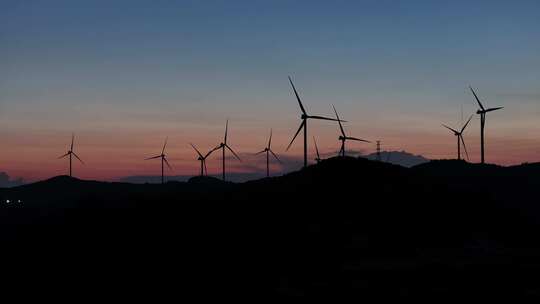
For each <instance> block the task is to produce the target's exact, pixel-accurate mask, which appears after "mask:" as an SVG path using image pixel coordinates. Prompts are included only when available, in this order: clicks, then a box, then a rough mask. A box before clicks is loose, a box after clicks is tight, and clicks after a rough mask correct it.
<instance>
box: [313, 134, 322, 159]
mask: <svg viewBox="0 0 540 304" xmlns="http://www.w3.org/2000/svg"><path fill="white" fill-rule="evenodd" d="M313 143H314V144H315V152H316V153H317V157H316V158H315V162H316V163H317V164H318V163H320V162H321V156H320V155H319V148H318V147H317V141H316V140H315V136H313Z"/></svg>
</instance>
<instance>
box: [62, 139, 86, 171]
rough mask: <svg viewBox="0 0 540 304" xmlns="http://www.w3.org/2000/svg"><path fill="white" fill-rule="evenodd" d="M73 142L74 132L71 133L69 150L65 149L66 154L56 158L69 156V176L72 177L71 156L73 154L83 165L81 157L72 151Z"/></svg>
mask: <svg viewBox="0 0 540 304" xmlns="http://www.w3.org/2000/svg"><path fill="white" fill-rule="evenodd" d="M74 143H75V134H71V147H70V148H69V150H68V151H67V153H66V154H64V155H62V156H60V157H58V159H62V158H64V157H66V156H69V177H72V158H73V156H75V158H77V159H78V160H79V161H80V162H81V164H83V165H84V162H83V161H82V159H81V158H80V157H79V156H78V155H77V154H75V152H74V151H73V144H74Z"/></svg>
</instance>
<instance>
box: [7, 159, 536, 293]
mask: <svg viewBox="0 0 540 304" xmlns="http://www.w3.org/2000/svg"><path fill="white" fill-rule="evenodd" d="M539 173H540V164H524V165H520V166H513V167H500V166H494V165H478V164H470V163H467V162H464V161H454V160H441V161H431V162H428V163H424V164H421V165H418V166H415V167H412V168H405V167H402V166H398V165H393V164H389V163H383V162H376V161H370V160H367V159H363V158H331V159H327V160H324V161H322V162H321V163H319V164H317V165H313V166H309V167H307V168H305V169H302V170H300V171H297V172H292V173H289V174H286V175H284V176H279V177H272V178H265V179H260V180H255V181H250V182H246V183H240V184H235V183H223V182H221V181H219V180H217V179H214V178H211V177H208V178H207V177H204V178H201V177H197V178H193V179H191V180H190V181H189V182H170V183H167V184H165V185H154V184H142V185H134V184H127V183H102V182H96V181H82V180H78V179H73V178H69V177H65V176H62V177H56V178H53V179H50V180H47V181H43V182H39V183H35V184H30V185H25V186H21V187H15V188H12V189H2V190H1V191H0V198H2V199H3V200H4V199H6V198H7V197H10V198H11V199H19V198H22V200H23V203H22V204H20V205H13V206H8V207H6V206H4V208H2V209H0V211H1V213H0V214H1V215H2V218H1V220H2V227H0V228H1V230H0V231H1V232H0V236H1V239H0V240H1V241H2V242H3V244H4V245H5V246H8V247H9V248H14V249H13V251H15V252H17V253H21V254H23V255H24V253H29V252H40V255H42V256H46V257H47V259H49V260H50V261H51V260H52V261H55V264H54V265H56V266H55V267H60V266H64V267H67V265H73V263H75V264H76V265H79V267H82V269H80V270H79V271H80V272H79V273H77V274H74V276H75V277H79V275H80V274H82V273H88V272H90V273H95V272H100V271H101V272H102V271H105V272H108V271H110V270H111V269H117V270H118V272H115V274H116V275H117V276H118V278H120V279H121V281H122V282H123V283H125V284H127V285H129V286H132V287H133V286H147V287H148V286H152V287H154V288H162V287H163V286H174V287H175V288H171V289H168V288H165V291H162V292H164V294H168V295H170V296H174V295H175V294H176V290H177V289H179V290H181V292H182V293H183V294H192V295H197V296H198V297H206V296H208V297H210V296H212V295H218V294H219V295H221V296H223V295H233V296H235V297H236V296H242V295H247V294H249V295H252V296H258V297H264V298H267V296H269V295H270V296H272V297H275V298H276V299H283V298H288V297H298V296H304V297H307V298H311V299H323V298H326V299H334V300H335V299H339V298H341V297H343V298H345V297H347V298H353V299H357V300H360V299H363V298H366V297H369V296H378V297H379V298H380V297H419V296H429V295H432V296H441V295H445V296H448V295H456V296H458V297H459V295H470V294H476V295H484V294H486V293H489V294H491V295H498V296H501V295H525V294H531V293H535V292H538V289H537V286H540V285H535V284H532V283H531V281H528V280H527V279H526V278H527V277H528V276H529V275H533V274H535V273H537V272H538V271H539V270H540V266H539V264H538V263H537V262H536V261H538V260H539V258H540V250H539V249H538V248H540V241H539V240H538V238H537V235H538V233H540V210H539V209H538V207H537V206H536V204H535V200H534V199H533V198H534V197H535V195H536V189H538V186H540V180H539V178H538V176H540V174H539ZM39 248H49V249H48V250H47V251H45V252H44V251H42V250H40V249H39ZM66 252H69V254H66ZM32 260H33V259H29V260H27V263H29V262H28V261H32ZM80 261H86V262H85V264H80ZM511 261H520V262H519V265H516V264H514V263H512V262H511ZM111 267H112V268H111ZM60 269H63V268H62V267H60ZM66 269H68V270H69V267H67V268H66ZM164 272H165V273H174V274H175V277H173V278H170V279H169V278H168V279H165V276H164ZM105 281H106V282H108V279H107V278H105ZM117 281H118V280H112V279H111V282H110V283H111V284H114V283H115V282H117ZM132 287H130V288H132ZM209 289H211V290H214V293H212V294H210V293H209V292H208V290H209ZM173 291H174V292H173Z"/></svg>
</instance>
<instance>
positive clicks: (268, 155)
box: [255, 129, 282, 177]
mask: <svg viewBox="0 0 540 304" xmlns="http://www.w3.org/2000/svg"><path fill="white" fill-rule="evenodd" d="M271 145H272V129H270V139H269V140H268V146H266V148H264V150H262V151H261V152H257V153H255V155H259V154H261V153H265V152H266V177H270V154H272V155H273V156H274V158H275V159H276V160H277V161H278V162H279V163H280V164H281V163H282V162H281V160H279V157H277V155H276V153H274V151H272V148H271V147H270V146H271Z"/></svg>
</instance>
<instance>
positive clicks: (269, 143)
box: [268, 129, 272, 149]
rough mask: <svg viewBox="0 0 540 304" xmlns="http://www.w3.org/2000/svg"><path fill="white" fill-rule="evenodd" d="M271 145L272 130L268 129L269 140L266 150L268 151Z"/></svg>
mask: <svg viewBox="0 0 540 304" xmlns="http://www.w3.org/2000/svg"><path fill="white" fill-rule="evenodd" d="M271 144H272V129H270V139H269V140H268V149H270V145H271Z"/></svg>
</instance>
